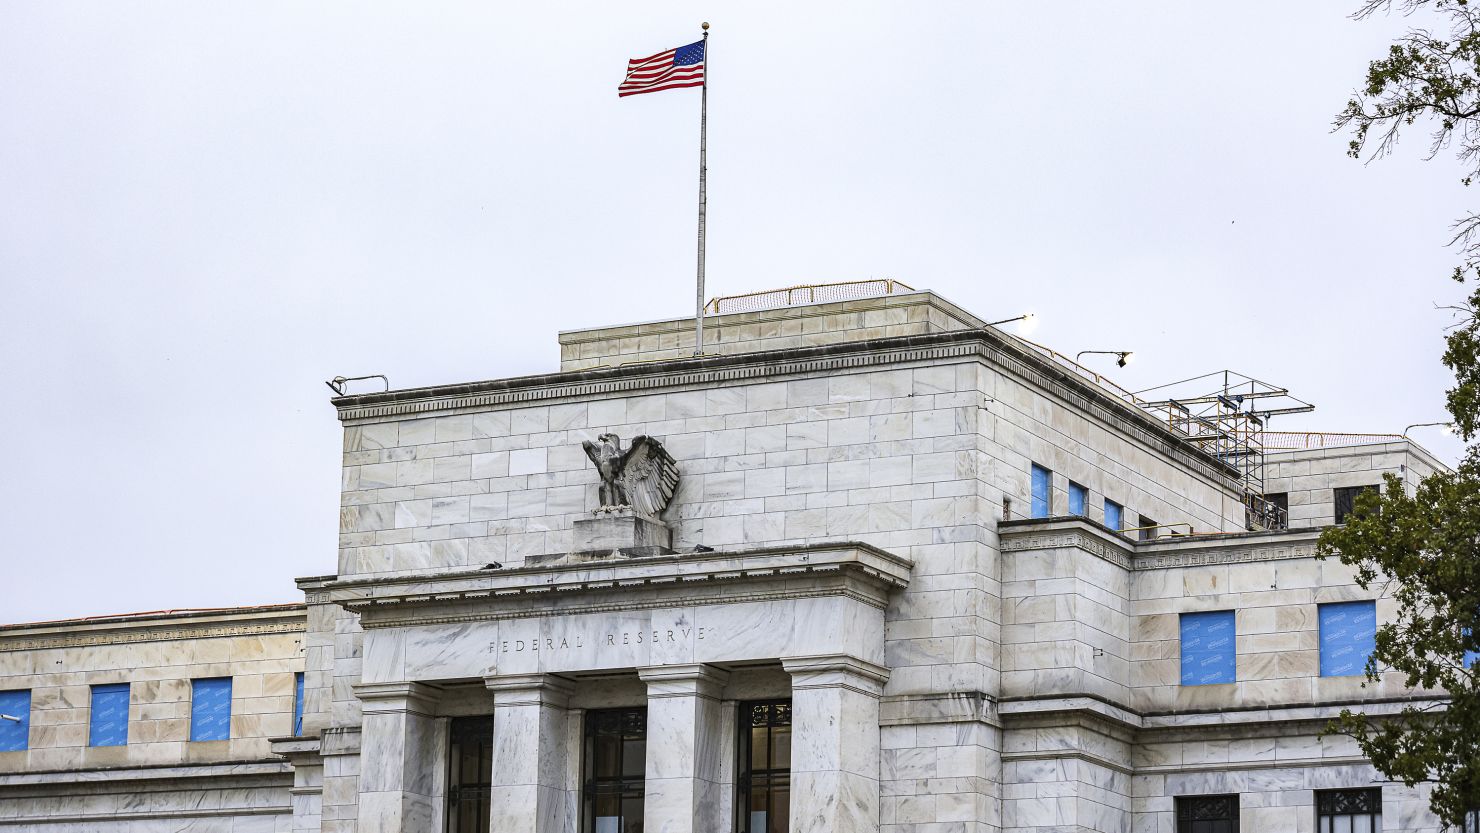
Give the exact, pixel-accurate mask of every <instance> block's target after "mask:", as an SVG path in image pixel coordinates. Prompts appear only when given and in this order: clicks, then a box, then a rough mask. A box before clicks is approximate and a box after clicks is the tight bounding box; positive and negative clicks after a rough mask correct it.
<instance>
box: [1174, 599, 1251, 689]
mask: <svg viewBox="0 0 1480 833" xmlns="http://www.w3.org/2000/svg"><path fill="white" fill-rule="evenodd" d="M1233 619H1234V615H1233V611H1231V610H1215V611H1210V612H1208V613H1184V614H1182V685H1215V684H1217V683H1231V682H1234V681H1235V680H1236V679H1237V678H1238V672H1237V669H1238V661H1237V657H1238V655H1237V647H1238V646H1237V640H1236V638H1235V637H1236V636H1237V634H1236V632H1235V630H1234V624H1233Z"/></svg>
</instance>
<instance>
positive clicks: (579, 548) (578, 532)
mask: <svg viewBox="0 0 1480 833" xmlns="http://www.w3.org/2000/svg"><path fill="white" fill-rule="evenodd" d="M571 552H573V553H577V554H584V555H610V554H611V553H613V552H617V553H621V554H622V555H625V556H629V557H631V556H641V555H666V554H668V553H671V552H673V533H672V532H671V531H670V530H669V529H668V525H667V524H665V523H663V522H662V521H658V520H654V519H652V518H645V517H643V516H641V515H639V514H637V513H636V512H633V511H632V510H631V509H612V510H602V511H600V512H598V513H596V514H595V515H593V516H592V517H589V518H581V519H580V520H578V521H576V522H575V523H574V524H573V525H572V528H571Z"/></svg>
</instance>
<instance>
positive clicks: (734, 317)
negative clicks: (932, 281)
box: [560, 291, 985, 371]
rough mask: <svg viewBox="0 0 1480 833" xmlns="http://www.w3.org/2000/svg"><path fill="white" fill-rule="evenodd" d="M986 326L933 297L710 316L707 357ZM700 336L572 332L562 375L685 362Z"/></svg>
mask: <svg viewBox="0 0 1480 833" xmlns="http://www.w3.org/2000/svg"><path fill="white" fill-rule="evenodd" d="M984 323H985V322H983V321H982V320H981V319H979V318H977V317H976V316H974V315H972V314H971V313H969V312H967V311H965V310H963V309H961V308H960V307H958V306H956V305H955V304H952V303H951V302H950V301H947V300H946V299H944V298H942V297H940V296H939V295H936V294H934V293H931V292H913V291H911V292H900V293H896V294H892V295H886V296H881V297H875V298H860V299H856V300H851V301H835V302H832V303H822V304H805V305H798V306H790V307H779V308H776V309H767V310H757V311H755V312H741V313H731V314H726V315H709V316H705V319H704V352H705V353H707V354H711V355H732V354H735V353H754V352H757V351H761V350H786V349H791V348H796V347H817V346H820V345H824V344H842V343H847V342H857V341H867V340H869V339H875V338H886V337H890V336H907V335H920V334H923V333H938V332H946V331H948V330H967V329H975V328H979V327H982V326H984ZM694 338H695V332H694V320H693V319H692V318H680V319H676V320H671V321H652V322H647V323H642V324H628V325H624V326H617V327H595V328H591V329H585V330H568V331H566V332H563V333H561V334H560V369H561V370H562V371H566V370H585V369H588V368H592V367H601V366H609V365H617V364H623V363H632V362H651V361H659V360H662V359H686V358H688V357H690V356H692V355H693V354H694Z"/></svg>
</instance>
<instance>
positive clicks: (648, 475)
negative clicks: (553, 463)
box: [581, 434, 678, 519]
mask: <svg viewBox="0 0 1480 833" xmlns="http://www.w3.org/2000/svg"><path fill="white" fill-rule="evenodd" d="M581 447H582V448H584V449H586V456H587V457H590V458H591V462H592V463H594V464H596V471H597V473H598V474H600V475H601V489H600V492H599V497H600V501H601V506H600V508H598V509H597V510H596V511H598V512H604V511H609V510H612V509H632V510H633V511H634V512H636V513H637V514H639V515H643V516H645V517H649V518H654V519H656V518H657V517H658V516H659V515H660V514H662V512H663V510H664V509H667V508H668V502H669V501H671V500H673V493H674V491H676V490H677V489H678V463H676V462H675V461H674V459H673V457H672V456H671V455H669V453H668V451H667V449H665V448H663V444H662V443H660V442H658V441H657V440H656V439H654V438H652V437H649V436H646V435H643V436H639V437H635V438H633V440H632V445H631V446H630V447H628V448H627V449H625V450H623V448H622V438H621V437H618V436H617V435H616V434H602V435H601V436H599V437H597V438H596V442H591V441H590V440H586V441H584V442H582V443H581Z"/></svg>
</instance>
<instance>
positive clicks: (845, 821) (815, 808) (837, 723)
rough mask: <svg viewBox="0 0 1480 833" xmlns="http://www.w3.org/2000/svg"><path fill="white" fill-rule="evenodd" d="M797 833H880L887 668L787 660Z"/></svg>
mask: <svg viewBox="0 0 1480 833" xmlns="http://www.w3.org/2000/svg"><path fill="white" fill-rule="evenodd" d="M781 666H782V667H783V668H785V669H786V671H787V673H789V674H791V679H792V688H791V691H792V694H791V721H792V722H791V731H792V742H791V827H790V830H791V831H792V833H832V831H837V830H847V831H849V833H878V830H879V758H880V754H879V696H880V695H881V694H882V693H883V686H884V681H885V680H887V679H888V677H889V672H888V670H887V669H885V668H882V667H880V666H877V665H874V664H873V663H871V662H864V661H863V660H860V659H857V658H855V657H850V656H847V655H843V654H836V655H831V656H812V657H789V658H783V659H782V660H781Z"/></svg>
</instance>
